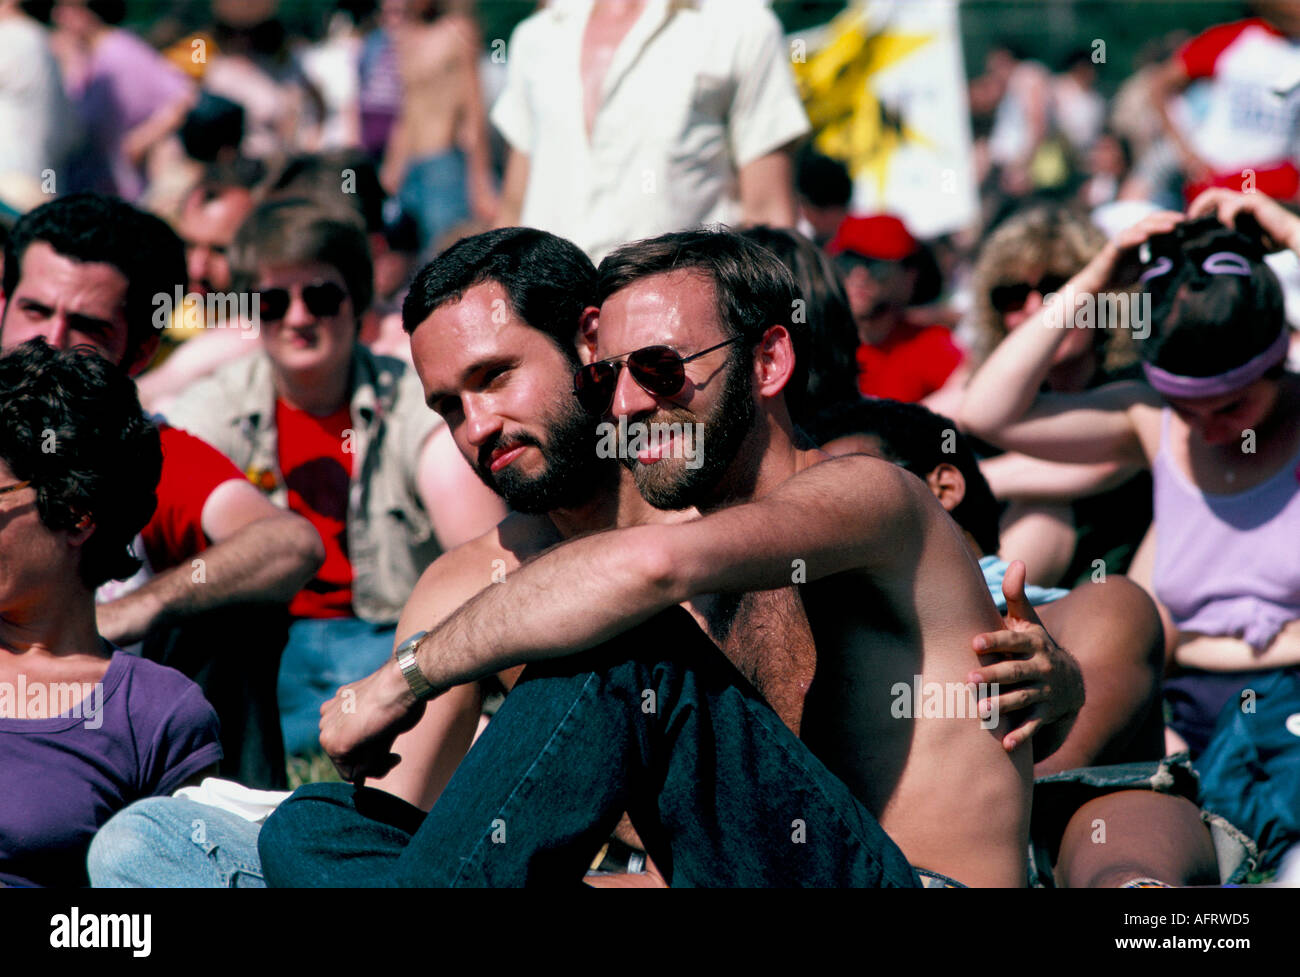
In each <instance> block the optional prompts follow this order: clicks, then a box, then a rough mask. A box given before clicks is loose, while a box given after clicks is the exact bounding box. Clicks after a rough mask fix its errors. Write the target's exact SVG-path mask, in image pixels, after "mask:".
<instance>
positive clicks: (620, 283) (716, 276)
mask: <svg viewBox="0 0 1300 977" xmlns="http://www.w3.org/2000/svg"><path fill="white" fill-rule="evenodd" d="M673 271H695V272H700V273H702V274H704V275H706V276H707V277H708V278H709V280H710V281H711V282H712V283H713V290H714V293H715V297H716V301H717V311H718V319H719V321H720V322H721V323H722V327H723V328H724V329H725V330H727V331H728V332H729V333H731V335H733V336H740V337H742V338H743V339H744V344H743V346H742V347H739V348H738V351H737V353H735V354H733V360H734V361H737V362H738V361H739V356H740V355H741V354H740V349H744V350H746V351H752V347H753V346H754V344H756V343H757V342H758V341H759V340H760V339H762V338H763V334H764V333H765V332H766V331H767V330H768V328H769V327H770V326H774V325H778V326H784V327H785V328H786V330H787V331H788V332H789V333H790V339H791V343H792V344H793V346H794V358H795V363H794V372H793V374H792V375H791V377H790V380H789V381H788V382H787V383H786V394H787V397H788V396H789V392H790V391H795V392H796V393H795V395H794V396H795V397H796V400H797V399H798V397H799V394H801V393H802V392H804V391H805V390H806V388H807V385H808V375H807V363H808V356H807V349H806V345H807V339H808V331H807V329H806V328H805V327H804V326H803V325H794V324H792V320H793V318H794V309H795V302H796V300H797V299H798V290H797V288H796V286H795V281H794V276H793V275H791V274H790V270H789V269H788V268H786V266H785V264H784V263H782V261H781V259H780V258H778V257H777V256H776V255H774V254H773V253H772V252H771V251H769V250H767V248H765V247H763V246H762V245H760V244H757V243H756V242H754V241H751V240H750V239H749V238H747V237H745V236H744V235H742V234H737V233H735V232H734V231H730V230H726V229H716V230H711V229H704V230H696V231H678V232H675V233H672V234H662V235H660V236H659V237H654V238H648V239H646V240H644V241H634V242H632V243H631V244H625V245H623V246H622V247H621V248H619V249H617V250H616V251H614V252H612V253H611V254H609V255H607V256H606V257H605V260H604V261H602V262H601V263H600V268H599V270H598V272H597V274H598V276H599V279H598V282H597V294H598V295H599V298H600V302H601V304H602V305H603V304H604V302H605V300H606V299H608V298H609V297H610V296H611V295H613V294H614V293H615V292H617V291H619V290H620V289H623V288H626V287H627V286H628V285H631V284H632V283H633V282H636V281H639V280H641V279H642V278H648V277H650V276H651V275H660V274H664V273H666V272H673Z"/></svg>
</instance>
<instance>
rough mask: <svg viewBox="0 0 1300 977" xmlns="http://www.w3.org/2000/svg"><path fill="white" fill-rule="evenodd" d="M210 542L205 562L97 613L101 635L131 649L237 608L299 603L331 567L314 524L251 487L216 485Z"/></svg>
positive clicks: (183, 567)
mask: <svg viewBox="0 0 1300 977" xmlns="http://www.w3.org/2000/svg"><path fill="white" fill-rule="evenodd" d="M201 518H202V525H203V532H204V535H206V536H207V537H208V539H209V540H211V541H212V546H210V547H209V548H208V549H206V550H204V551H203V555H202V557H201V558H200V559H201V563H199V565H197V566H196V565H194V563H190V562H187V563H182V564H180V565H179V566H175V567H172V568H171V569H170V570H167V571H165V572H163V573H160V574H159V575H158V576H156V577H154V578H153V579H152V580H150V581H149V582H148V583H147V584H145V585H144V586H143V587H140V588H139V589H138V590H135V591H132V592H131V593H129V594H127V595H126V596H124V597H120V598H118V599H117V600H114V601H109V602H108V603H105V604H100V605H99V606H98V607H97V608H96V611H95V615H96V619H97V621H98V625H99V632H100V634H102V635H103V636H104V637H105V638H107V639H108V640H109V641H112V642H114V643H116V644H119V645H124V644H133V643H134V642H136V641H140V640H142V639H143V638H144V636H145V635H146V634H148V632H149V631H150V630H152V629H153V628H155V627H165V626H168V625H170V624H174V623H176V622H177V621H180V620H183V619H184V618H186V617H188V616H190V615H193V614H201V613H203V612H204V611H209V610H213V609H215V608H218V607H225V606H228V605H231V604H240V603H251V602H264V601H284V602H286V603H287V602H288V601H289V600H291V599H292V598H293V595H294V594H296V593H297V592H298V591H299V590H300V589H301V588H302V586H303V584H305V583H306V582H307V581H308V580H310V579H311V578H312V575H313V574H315V573H316V571H317V570H318V569H319V568H320V565H321V563H322V562H324V560H325V548H324V546H323V545H322V544H321V541H320V536H319V535H318V534H317V532H316V530H315V529H313V528H312V525H311V523H309V522H308V521H307V520H306V519H303V518H302V517H301V516H296V515H294V514H293V513H291V512H283V511H281V510H280V509H277V508H276V507H275V506H273V505H272V504H271V503H270V502H268V501H267V500H266V499H265V498H264V497H263V496H262V493H261V492H259V491H258V490H257V489H256V488H254V487H253V486H252V485H250V484H249V483H248V482H245V481H242V480H238V479H231V480H230V481H228V482H223V483H222V484H221V485H218V486H217V487H216V488H215V489H214V490H213V492H212V494H211V495H210V496H208V500H207V502H206V503H205V504H204V506H203V514H202V517H201Z"/></svg>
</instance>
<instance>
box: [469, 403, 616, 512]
mask: <svg viewBox="0 0 1300 977" xmlns="http://www.w3.org/2000/svg"><path fill="white" fill-rule="evenodd" d="M598 422H599V421H598V419H596V418H592V417H591V416H589V415H588V414H587V412H586V411H584V410H583V409H582V407H581V406H579V404H578V402H577V400H576V399H574V398H573V397H569V398H567V399H566V400H564V401H562V402H561V404H560V406H559V409H558V410H557V411H556V412H555V413H554V414H553V415H551V416H549V417H547V418H546V419H545V421H544V430H545V437H546V444H542V443H541V442H540V441H538V440H537V439H536V438H535V437H533V436H532V435H529V434H523V433H520V434H519V435H517V436H515V437H512V438H511V439H510V440H509V441H508V442H507V443H508V444H509V445H510V446H512V447H517V446H518V445H524V444H529V445H532V446H534V447H535V448H537V449H538V450H539V451H540V452H541V453H542V458H543V460H544V461H545V463H546V467H545V470H544V471H543V472H542V473H541V474H540V475H534V476H526V475H521V474H520V473H519V472H517V471H515V470H514V468H513V466H507V467H506V468H505V469H503V470H502V471H500V472H493V471H492V469H491V467H490V463H489V461H488V459H489V458H491V455H492V452H493V451H495V450H496V449H497V447H498V446H499V445H500V444H501V438H500V437H499V436H498V437H496V438H493V439H492V440H491V441H489V442H487V443H485V444H484V445H483V446H482V447H481V448H480V449H479V456H478V462H477V464H475V465H474V466H473V468H474V471H475V472H476V473H477V474H478V477H479V478H480V479H481V480H482V481H483V484H484V485H486V486H487V487H488V488H490V489H491V490H492V491H493V492H496V493H497V495H499V496H501V497H502V498H503V499H505V500H506V503H507V504H508V505H509V506H510V508H511V509H513V510H515V511H516V512H523V513H528V514H538V513H546V512H551V511H553V510H555V509H571V508H575V507H576V506H578V505H581V504H582V503H584V502H586V501H587V500H588V499H590V498H591V495H592V493H594V492H595V491H597V490H598V489H599V488H600V487H601V486H603V485H604V484H605V482H606V481H607V476H606V475H605V471H606V470H607V468H608V466H607V464H606V463H605V462H604V461H603V460H602V459H600V458H597V457H596V451H595V447H594V446H595V443H596V425H597V423H598Z"/></svg>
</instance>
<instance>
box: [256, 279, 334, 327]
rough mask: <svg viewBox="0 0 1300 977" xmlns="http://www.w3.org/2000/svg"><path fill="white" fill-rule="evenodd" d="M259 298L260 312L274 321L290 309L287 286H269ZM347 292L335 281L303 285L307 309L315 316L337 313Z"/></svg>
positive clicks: (303, 296) (322, 316)
mask: <svg viewBox="0 0 1300 977" xmlns="http://www.w3.org/2000/svg"><path fill="white" fill-rule="evenodd" d="M259 294H260V295H261V298H260V299H259V300H258V306H257V309H258V314H259V315H261V317H262V318H263V319H269V320H271V321H272V322H274V321H276V320H278V319H283V318H284V317H285V314H286V313H287V312H288V311H289V302H290V300H291V299H290V292H289V289H287V288H268V289H265V290H263V291H262V292H261V293H259ZM347 294H348V293H347V292H345V291H344V290H343V288H342V287H341V286H339V285H337V284H335V283H334V282H317V283H315V284H313V285H304V286H302V300H303V302H304V303H305V304H306V306H307V311H308V312H310V313H311V314H312V315H314V316H318V317H320V318H322V319H323V318H325V317H326V316H332V315H336V314H337V313H338V311H339V309H340V308H342V306H343V300H344V299H345V298H346V297H347Z"/></svg>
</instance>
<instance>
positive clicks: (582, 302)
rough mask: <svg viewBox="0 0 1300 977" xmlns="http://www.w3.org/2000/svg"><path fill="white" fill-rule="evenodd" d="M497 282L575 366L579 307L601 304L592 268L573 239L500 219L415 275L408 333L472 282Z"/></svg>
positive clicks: (406, 307)
mask: <svg viewBox="0 0 1300 977" xmlns="http://www.w3.org/2000/svg"><path fill="white" fill-rule="evenodd" d="M485 282H496V283H497V284H498V285H500V286H501V287H502V288H503V289H504V290H505V293H506V297H507V298H508V299H509V301H510V307H511V309H512V310H513V311H514V314H515V315H517V316H518V317H519V318H520V319H522V320H523V321H524V322H525V323H526V324H527V325H528V326H530V327H531V328H533V329H536V330H538V331H540V332H544V333H546V335H547V336H549V337H550V338H551V340H552V341H553V342H554V343H555V345H556V346H558V347H559V348H560V350H561V351H562V352H563V353H564V355H565V357H567V358H568V359H569V361H570V362H572V363H573V364H574V365H575V366H576V365H578V352H577V340H578V328H579V325H580V323H581V319H582V312H583V310H584V309H586V308H589V307H591V306H598V305H599V304H600V303H599V301H597V293H596V268H595V266H594V265H593V264H592V263H591V259H590V258H588V257H587V255H586V254H585V253H584V252H583V251H582V249H581V248H579V247H578V246H577V245H576V244H574V243H573V242H572V241H566V240H565V239H564V238H562V237H556V236H555V235H554V234H550V233H547V232H546V231H539V230H537V229H536V228H532V227H503V228H498V229H497V230H495V231H487V232H485V233H483V234H475V235H473V236H471V237H467V238H462V239H461V240H459V241H457V242H456V243H455V244H453V245H452V246H451V247H449V248H448V249H447V250H446V251H444V252H443V253H442V254H440V255H438V257H436V258H434V259H433V261H431V262H429V263H428V264H427V265H425V266H424V267H423V268H421V269H420V271H419V273H418V274H417V275H416V276H415V281H414V282H412V283H411V290H410V291H409V292H408V293H407V295H406V301H405V302H404V303H402V326H403V328H404V329H405V330H406V331H407V332H408V333H413V332H415V330H416V327H418V326H419V325H420V323H422V322H423V321H424V320H425V319H427V318H429V316H430V315H431V314H432V313H433V311H434V310H435V309H437V308H438V307H439V306H441V305H444V304H446V303H447V302H459V301H460V300H461V298H462V296H464V294H465V292H466V291H468V290H469V289H471V288H473V287H474V286H475V285H482V284H484V283H485Z"/></svg>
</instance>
